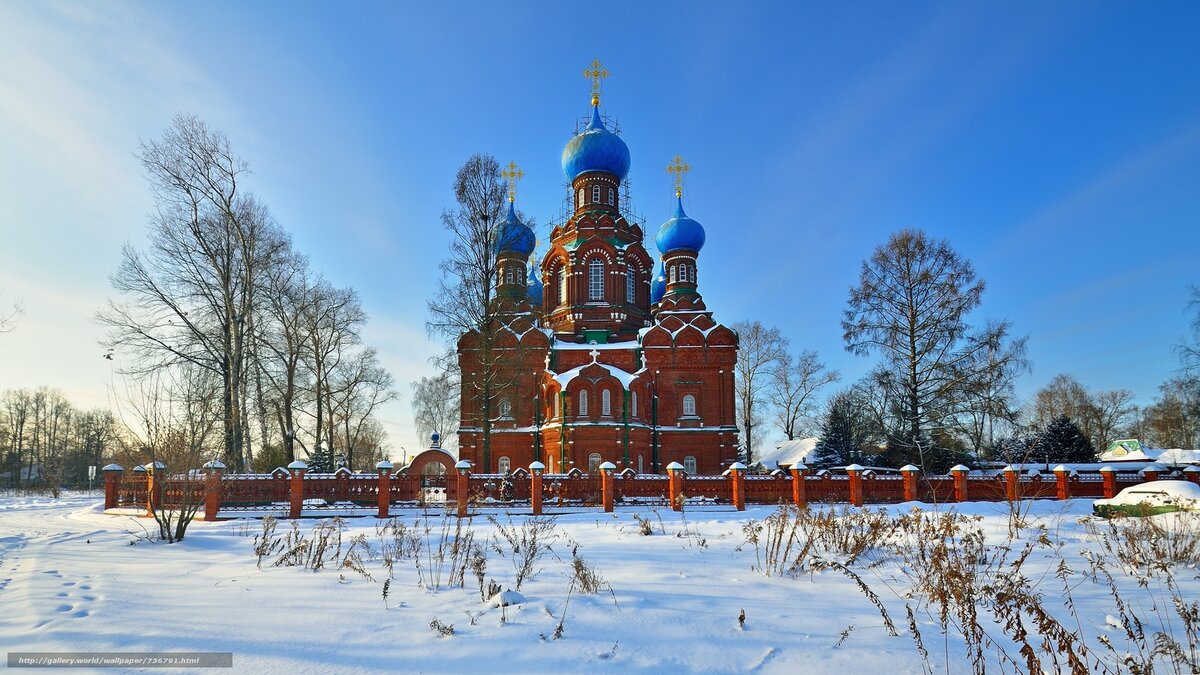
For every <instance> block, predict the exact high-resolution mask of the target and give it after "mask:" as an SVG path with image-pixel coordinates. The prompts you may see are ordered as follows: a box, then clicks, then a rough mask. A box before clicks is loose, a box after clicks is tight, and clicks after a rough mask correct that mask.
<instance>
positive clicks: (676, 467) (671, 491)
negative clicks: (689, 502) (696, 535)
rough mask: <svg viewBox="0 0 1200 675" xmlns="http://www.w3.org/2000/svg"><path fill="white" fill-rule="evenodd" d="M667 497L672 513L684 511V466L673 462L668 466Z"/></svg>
mask: <svg viewBox="0 0 1200 675" xmlns="http://www.w3.org/2000/svg"><path fill="white" fill-rule="evenodd" d="M667 495H668V497H669V498H670V500H671V510H672V511H682V510H683V465H682V464H680V463H679V462H671V463H670V464H668V465H667Z"/></svg>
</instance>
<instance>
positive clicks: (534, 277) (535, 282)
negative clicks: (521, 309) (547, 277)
mask: <svg viewBox="0 0 1200 675" xmlns="http://www.w3.org/2000/svg"><path fill="white" fill-rule="evenodd" d="M525 297H527V298H529V304H531V305H533V306H534V307H541V306H542V277H541V276H540V275H539V274H538V273H537V265H536V264H532V265H530V266H529V277H528V279H527V280H526V287H525Z"/></svg>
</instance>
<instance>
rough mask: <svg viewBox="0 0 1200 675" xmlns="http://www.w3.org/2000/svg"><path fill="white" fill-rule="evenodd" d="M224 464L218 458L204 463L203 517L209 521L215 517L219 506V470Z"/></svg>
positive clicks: (223, 467) (223, 468) (220, 470)
mask: <svg viewBox="0 0 1200 675" xmlns="http://www.w3.org/2000/svg"><path fill="white" fill-rule="evenodd" d="M224 470H225V464H224V463H222V462H221V460H219V459H214V460H213V461H211V462H205V464H204V473H205V474H206V475H205V477H204V519H205V520H207V521H209V522H211V521H214V520H216V519H217V511H218V510H220V508H221V472H222V471H224Z"/></svg>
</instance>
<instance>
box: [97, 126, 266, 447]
mask: <svg viewBox="0 0 1200 675" xmlns="http://www.w3.org/2000/svg"><path fill="white" fill-rule="evenodd" d="M138 158H139V159H140V160H141V161H142V165H143V166H144V167H145V169H146V171H147V173H148V176H149V180H150V185H151V189H152V191H153V193H154V197H155V202H156V207H157V210H156V212H155V214H154V215H153V216H152V218H151V224H150V233H149V235H150V248H149V250H148V251H147V252H146V253H145V254H142V253H139V252H138V251H137V250H136V249H134V248H133V247H132V246H128V245H127V246H126V247H125V248H124V250H123V252H122V258H123V260H122V263H121V266H120V268H119V269H118V270H117V272H116V273H115V274H114V275H113V277H112V283H113V287H114V289H115V290H116V291H117V292H118V293H120V294H121V295H122V296H123V298H124V300H123V301H122V302H120V303H118V302H114V301H110V302H109V305H108V308H107V309H106V310H104V311H102V312H100V313H99V314H98V317H97V318H98V320H99V321H100V323H101V324H103V325H105V326H107V327H108V328H109V329H110V330H109V337H108V343H107V344H108V345H109V346H110V347H112V348H114V349H124V350H128V352H129V355H130V356H131V357H132V358H131V359H130V360H129V361H127V364H128V365H127V366H126V367H125V368H124V369H123V370H124V372H127V373H130V374H148V373H153V372H155V371H158V370H161V369H164V368H170V367H173V366H178V365H182V364H190V365H192V366H195V367H198V368H202V369H204V370H207V371H209V372H210V373H212V374H213V375H215V376H216V377H217V378H218V379H219V381H220V382H221V405H222V415H221V419H222V424H223V437H224V438H223V440H224V452H223V454H224V457H225V459H226V462H228V463H229V464H231V465H232V466H233V467H234V468H235V469H239V470H240V469H241V468H243V467H244V466H245V464H246V459H247V457H246V452H245V447H244V438H245V429H246V427H245V421H244V420H243V413H244V411H245V398H244V397H245V383H246V380H247V364H248V362H249V347H250V344H249V342H250V340H249V336H251V335H252V334H253V330H254V328H253V322H254V316H253V312H254V309H255V301H256V287H257V285H258V283H259V282H260V278H261V276H262V273H263V270H265V269H266V268H267V267H268V266H269V265H270V263H271V259H272V258H273V257H274V256H275V255H276V253H277V252H278V251H279V250H280V249H281V248H282V247H284V246H285V244H286V240H285V239H284V238H283V237H282V236H281V235H280V233H279V230H278V228H277V227H276V226H275V225H274V223H273V222H272V221H271V218H270V215H269V214H268V212H267V209H266V207H265V206H263V205H262V204H260V203H259V202H258V201H256V200H255V199H254V197H253V196H251V195H250V194H249V193H247V192H245V191H244V190H242V189H241V184H240V179H241V177H242V175H243V174H244V173H245V172H246V170H247V169H246V164H245V162H243V161H242V160H241V159H240V158H239V157H238V156H237V155H235V154H234V153H233V151H232V149H231V148H230V145H229V141H228V139H226V137H225V135H224V134H222V133H221V132H219V131H213V130H210V129H209V128H208V127H207V126H206V125H205V124H204V123H203V122H201V121H200V120H199V119H197V118H195V117H191V116H184V115H177V116H176V117H175V118H174V119H173V120H172V124H171V127H170V128H169V129H168V130H167V131H166V132H165V133H164V134H163V136H162V138H161V139H159V140H150V141H143V142H142V144H141V150H140V152H139V154H138Z"/></svg>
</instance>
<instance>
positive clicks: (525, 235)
mask: <svg viewBox="0 0 1200 675" xmlns="http://www.w3.org/2000/svg"><path fill="white" fill-rule="evenodd" d="M536 244H537V238H536V237H534V236H533V230H531V229H529V227H528V226H526V225H525V223H522V222H521V221H520V219H518V218H517V212H516V209H514V208H513V203H512V202H509V203H508V216H506V217H505V218H504V222H502V223H500V228H499V230H498V231H497V232H496V253H497V254H500V253H506V252H508V251H512V252H514V253H516V254H518V255H521V256H524V257H529V254H530V253H533V247H534V246H535V245H536Z"/></svg>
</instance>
